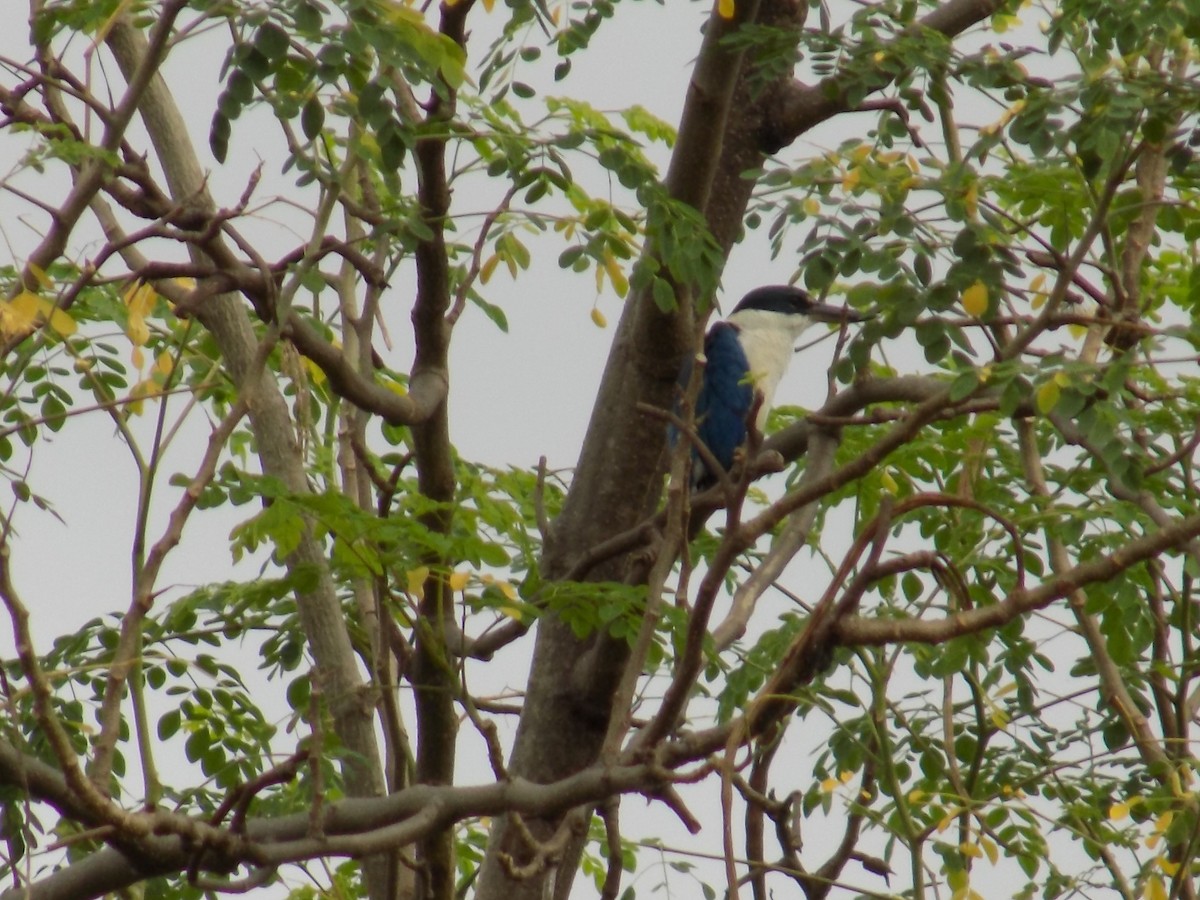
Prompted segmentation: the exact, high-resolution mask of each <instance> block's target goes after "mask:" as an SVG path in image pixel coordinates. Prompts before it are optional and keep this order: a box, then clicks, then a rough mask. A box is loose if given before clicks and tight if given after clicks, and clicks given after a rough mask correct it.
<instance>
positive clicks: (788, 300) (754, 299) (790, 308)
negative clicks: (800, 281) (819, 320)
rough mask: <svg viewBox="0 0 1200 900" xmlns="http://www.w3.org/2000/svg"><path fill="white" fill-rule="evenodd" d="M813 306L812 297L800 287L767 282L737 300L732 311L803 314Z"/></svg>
mask: <svg viewBox="0 0 1200 900" xmlns="http://www.w3.org/2000/svg"><path fill="white" fill-rule="evenodd" d="M813 306H814V304H813V301H812V298H811V297H809V296H808V294H807V293H806V292H804V291H802V290H801V289H800V288H798V287H792V285H790V284H769V285H766V286H765V287H757V288H755V289H754V290H752V291H751V292H750V293H748V294H747V295H746V296H745V297H743V298H742V299H741V300H740V301H738V305H737V306H735V307H734V308H733V311H734V312H741V311H742V310H747V309H761V310H764V311H766V312H777V313H786V314H791V315H796V316H803V315H807V314H808V312H809V310H811V309H812V308H813Z"/></svg>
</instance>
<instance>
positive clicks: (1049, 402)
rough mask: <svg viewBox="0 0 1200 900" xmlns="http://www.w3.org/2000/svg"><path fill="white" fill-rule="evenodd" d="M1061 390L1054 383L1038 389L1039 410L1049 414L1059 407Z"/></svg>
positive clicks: (1047, 383) (1050, 382)
mask: <svg viewBox="0 0 1200 900" xmlns="http://www.w3.org/2000/svg"><path fill="white" fill-rule="evenodd" d="M1058 395H1059V389H1058V385H1057V384H1056V383H1055V382H1053V381H1047V382H1046V383H1045V384H1043V385H1042V386H1041V387H1040V388H1038V389H1037V408H1038V410H1039V411H1040V412H1042V413H1048V412H1050V410H1052V409H1054V407H1055V406H1057V405H1058Z"/></svg>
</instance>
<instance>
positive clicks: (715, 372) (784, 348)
mask: <svg viewBox="0 0 1200 900" xmlns="http://www.w3.org/2000/svg"><path fill="white" fill-rule="evenodd" d="M866 318H867V316H864V315H862V314H861V313H857V312H855V311H854V310H852V309H848V308H846V307H841V306H831V305H829V304H825V303H817V302H815V301H814V300H813V299H812V298H811V297H809V295H808V294H807V293H805V292H804V291H802V290H801V289H800V288H797V287H792V286H790V285H771V286H767V287H760V288H755V289H754V290H752V291H751V292H750V293H748V294H747V295H746V296H745V297H743V298H742V299H741V302H739V303H738V305H737V306H736V307H734V310H733V312H732V313H730V314H729V316H728V317H727V318H726V319H725V321H724V322H717V323H716V324H715V325H713V326H712V327H711V328H710V329H709V331H708V334H707V335H706V336H705V338H704V360H705V362H704V377H703V381H702V382H701V384H700V392H699V394H698V395H697V397H696V406H695V412H696V414H695V420H696V434H697V436H698V437H699V438H700V440H701V441H703V442H704V445H705V446H706V447H708V449H709V451H711V453H712V455H713V457H714V458H715V459H716V461H717V462H718V463H720V464H721V466H722V467H723V468H724V469H725V470H726V471H729V469H730V468H731V467H732V466H733V458H734V452H735V451H736V450H737V449H738V448H739V447H741V446H742V444H743V443H745V440H746V434H747V425H748V421H747V420H748V419H749V417H750V411H751V409H753V407H754V395H755V392H758V393H759V394H760V395H761V396H762V400H761V402H760V404H759V406H758V414H757V417H756V418H755V420H754V427H755V428H756V429H758V430H759V431H760V432H761V431H762V428H763V425H764V424H765V423H766V420H767V412H768V410H770V408H771V401H772V399H773V398H774V396H775V389H776V388H777V387H778V386H779V382H780V379H782V378H783V374H784V372H785V371H787V366H788V363H789V362H790V361H791V358H792V354H793V353H794V352H795V344H796V340H797V338H799V337H800V335H801V333H803V332H804V330H805V329H807V328H808V327H809V326H810V325H812V324H813V323H814V322H861V321H863V320H864V319H866ZM690 374H691V360H688V362H687V363H685V366H684V372H683V374H682V375H681V383H682V384H684V385H686V384H687V380H688V378H689V376H690ZM693 456H694V459H693V462H692V487H693V488H694V489H695V490H703V489H705V488H708V487H711V486H712V485H714V484H715V483H716V482H717V475H716V473H714V472H711V471H709V468H708V466H707V465H705V463H704V461H703V460H702V459H701V458H700V456H699V455H698V454H693Z"/></svg>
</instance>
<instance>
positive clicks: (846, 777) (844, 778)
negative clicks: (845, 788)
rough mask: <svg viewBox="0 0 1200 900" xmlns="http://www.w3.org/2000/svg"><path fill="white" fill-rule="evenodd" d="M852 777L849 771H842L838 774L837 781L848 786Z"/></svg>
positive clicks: (852, 774)
mask: <svg viewBox="0 0 1200 900" xmlns="http://www.w3.org/2000/svg"><path fill="white" fill-rule="evenodd" d="M853 777H854V773H853V772H852V771H850V770H849V769H842V771H841V772H839V773H838V779H839V780H840V781H841V782H842V784H849V783H850V779H852V778H853Z"/></svg>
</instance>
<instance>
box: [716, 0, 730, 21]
mask: <svg viewBox="0 0 1200 900" xmlns="http://www.w3.org/2000/svg"><path fill="white" fill-rule="evenodd" d="M733 13H734V5H733V0H717V15H719V16H720V17H721V18H722V19H732V18H733Z"/></svg>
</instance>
